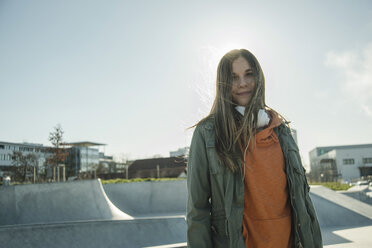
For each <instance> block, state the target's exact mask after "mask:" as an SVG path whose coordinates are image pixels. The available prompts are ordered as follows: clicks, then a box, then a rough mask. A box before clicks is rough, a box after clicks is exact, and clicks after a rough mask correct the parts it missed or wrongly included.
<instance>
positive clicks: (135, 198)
mask: <svg viewBox="0 0 372 248" xmlns="http://www.w3.org/2000/svg"><path fill="white" fill-rule="evenodd" d="M103 188H104V191H105V192H106V194H107V196H108V198H110V200H111V201H112V203H113V204H114V205H115V206H116V207H118V208H119V209H120V210H121V211H123V212H125V213H127V214H129V215H131V216H133V217H135V218H137V217H149V216H180V215H182V216H185V215H186V201H187V185H186V180H174V181H173V180H170V181H160V182H133V183H118V184H104V185H103Z"/></svg>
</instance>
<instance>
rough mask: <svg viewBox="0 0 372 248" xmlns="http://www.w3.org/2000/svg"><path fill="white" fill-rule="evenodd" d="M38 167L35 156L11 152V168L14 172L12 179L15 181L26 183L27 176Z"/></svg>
mask: <svg viewBox="0 0 372 248" xmlns="http://www.w3.org/2000/svg"><path fill="white" fill-rule="evenodd" d="M37 165H38V159H37V156H36V154H34V153H28V154H26V155H24V154H23V153H22V152H18V151H13V155H12V166H13V170H14V179H15V180H16V181H22V182H24V181H26V180H27V176H28V174H31V173H32V172H33V170H34V169H36V167H37Z"/></svg>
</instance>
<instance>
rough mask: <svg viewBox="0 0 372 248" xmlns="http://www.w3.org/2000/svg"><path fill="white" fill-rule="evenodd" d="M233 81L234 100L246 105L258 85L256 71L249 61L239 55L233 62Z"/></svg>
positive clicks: (232, 92)
mask: <svg viewBox="0 0 372 248" xmlns="http://www.w3.org/2000/svg"><path fill="white" fill-rule="evenodd" d="M232 71H233V81H232V88H231V94H232V98H233V101H234V102H235V103H236V104H238V105H240V106H246V105H247V104H248V102H249V100H251V98H252V95H253V92H254V88H255V86H256V82H255V77H254V71H253V69H252V67H251V65H250V64H249V63H248V61H247V60H246V59H245V58H243V57H239V58H237V59H236V60H234V61H233V63H232Z"/></svg>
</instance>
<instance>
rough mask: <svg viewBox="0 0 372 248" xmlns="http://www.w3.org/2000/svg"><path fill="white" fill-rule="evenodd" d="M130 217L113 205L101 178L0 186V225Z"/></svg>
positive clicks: (130, 217)
mask: <svg viewBox="0 0 372 248" xmlns="http://www.w3.org/2000/svg"><path fill="white" fill-rule="evenodd" d="M113 219H133V217H132V216H130V215H127V214H126V213H123V212H122V211H120V210H119V209H118V208H117V207H115V206H114V205H113V204H112V202H111V201H110V200H109V199H108V197H107V195H106V194H105V192H104V190H103V187H102V184H101V182H100V180H84V181H73V182H66V183H48V184H32V185H14V186H8V187H1V188H0V226H2V225H21V224H32V223H34V224H36V223H58V222H68V221H83V220H113Z"/></svg>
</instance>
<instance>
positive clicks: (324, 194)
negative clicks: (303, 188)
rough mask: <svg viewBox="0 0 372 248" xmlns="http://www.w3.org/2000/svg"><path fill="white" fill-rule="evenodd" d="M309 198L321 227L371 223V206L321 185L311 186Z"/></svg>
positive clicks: (354, 225) (366, 224) (353, 225)
mask: <svg viewBox="0 0 372 248" xmlns="http://www.w3.org/2000/svg"><path fill="white" fill-rule="evenodd" d="M311 199H312V201H313V203H314V207H315V210H316V213H317V216H318V219H319V223H320V226H321V227H356V226H359V227H361V226H368V225H372V206H370V205H368V204H366V203H363V202H361V201H358V200H355V199H353V198H351V197H348V196H345V195H342V194H340V193H338V192H336V191H333V190H330V189H328V188H325V187H323V186H312V187H311Z"/></svg>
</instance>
